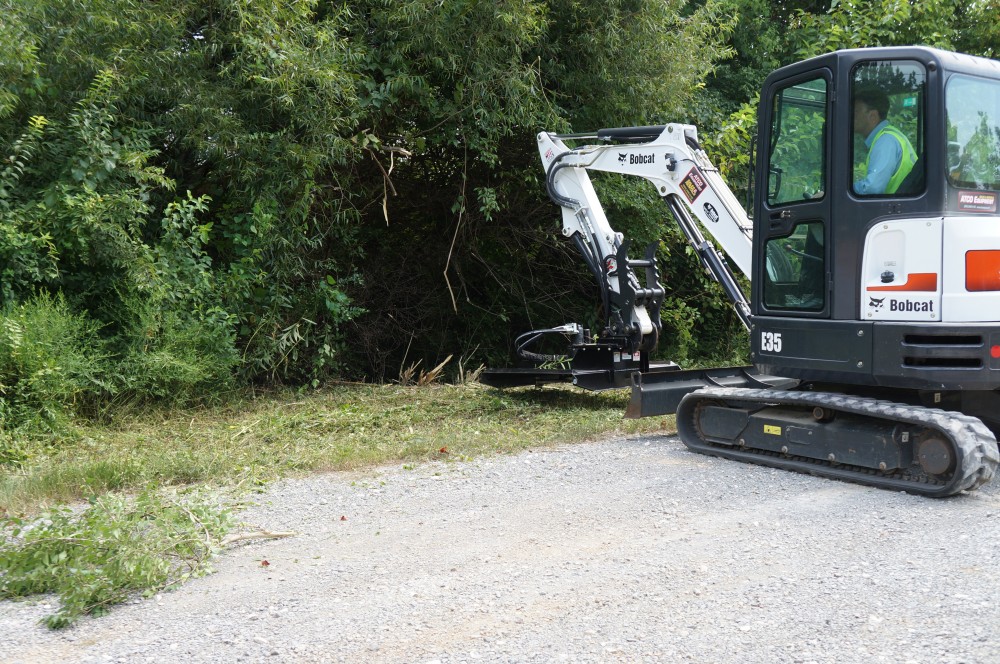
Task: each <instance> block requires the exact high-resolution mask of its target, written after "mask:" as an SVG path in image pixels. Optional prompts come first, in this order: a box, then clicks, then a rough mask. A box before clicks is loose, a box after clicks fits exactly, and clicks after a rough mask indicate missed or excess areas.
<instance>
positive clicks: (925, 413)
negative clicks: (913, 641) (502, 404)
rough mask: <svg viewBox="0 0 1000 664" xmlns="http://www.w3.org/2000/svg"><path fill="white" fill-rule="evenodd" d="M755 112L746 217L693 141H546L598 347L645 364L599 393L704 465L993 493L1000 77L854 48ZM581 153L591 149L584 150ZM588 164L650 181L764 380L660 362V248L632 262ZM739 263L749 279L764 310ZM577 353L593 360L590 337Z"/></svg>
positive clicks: (999, 346)
mask: <svg viewBox="0 0 1000 664" xmlns="http://www.w3.org/2000/svg"><path fill="white" fill-rule="evenodd" d="M757 118H758V135H757V143H756V149H755V153H756V160H755V163H754V186H753V206H752V215H749V216H748V215H747V214H746V213H745V212H744V210H743V209H742V206H741V205H740V204H739V202H738V201H737V200H736V198H735V197H734V196H733V194H732V193H731V191H730V190H729V188H728V187H727V186H726V184H725V182H724V181H723V179H722V178H721V177H720V176H719V173H718V171H717V170H716V169H715V168H714V167H713V165H712V163H711V161H710V160H709V158H708V156H707V155H706V154H705V153H704V151H703V150H701V148H700V147H699V144H698V140H697V130H696V129H695V128H694V127H692V126H689V125H664V126H656V127H630V128H622V129H604V130H600V131H597V132H594V133H592V134H569V135H555V134H549V133H544V132H543V133H541V134H539V135H538V147H539V154H540V156H541V159H542V164H543V167H544V168H545V171H546V183H547V187H548V193H549V196H550V198H552V200H553V201H555V202H556V203H557V204H558V205H559V206H560V208H561V211H562V221H563V233H564V235H566V236H567V237H568V238H570V239H571V240H572V241H573V242H574V243H575V244H576V246H577V247H578V248H579V250H580V252H581V254H582V255H583V257H584V260H585V262H586V263H587V265H588V267H589V268H590V270H591V272H592V273H593V274H594V276H595V278H596V279H597V281H598V283H599V285H600V286H601V289H602V303H603V304H604V305H605V306H604V310H605V312H608V313H609V316H608V320H609V324H608V326H607V329H606V330H604V331H602V333H601V334H600V335H598V337H597V339H598V340H599V341H598V342H597V343H598V344H599V343H605V344H608V345H609V346H613V347H617V348H618V349H619V352H620V353H629V352H631V353H635V352H636V351H638V353H639V355H637V356H636V355H632V357H634V358H635V359H636V360H637V362H636V364H635V366H624V365H622V366H619V367H612V369H611V370H610V371H609V370H608V369H606V368H604V367H602V366H600V364H599V363H595V364H593V365H592V366H591V367H590V369H591V370H592V371H593V373H592V374H590V380H589V381H583V386H584V387H591V389H593V388H594V387H595V386H607V387H617V386H620V385H621V384H622V383H623V382H624V378H625V377H626V376H628V378H629V379H630V380H629V383H630V385H631V387H632V401H631V404H630V406H629V409H628V411H627V416H630V417H642V416H649V415H662V414H666V413H676V415H677V428H678V433H679V435H680V437H681V439H682V441H683V442H684V444H685V445H687V446H688V447H689V448H691V449H692V450H695V451H697V452H701V453H706V454H712V455H717V456H722V457H726V458H730V459H735V460H740V461H745V462H752V463H757V464H763V465H769V466H773V467H778V468H785V469H789V470H796V471H800V472H808V473H811V474H814V475H822V476H827V477H831V478H837V479H843V480H849V481H853V482H858V483H863V484H869V485H873V486H877V487H882V488H890V489H894V490H906V491H909V492H912V493H917V494H922V495H927V496H935V497H940V496H948V495H953V494H955V493H959V492H961V491H967V490H972V489H975V488H976V487H978V486H980V485H982V484H983V483H985V482H987V481H989V480H990V479H991V478H992V477H993V475H994V473H995V470H996V466H997V464H998V461H1000V453H998V449H997V442H996V437H995V436H996V432H997V431H1000V211H998V207H1000V62H996V61H993V60H987V59H984V58H976V57H971V56H966V55H961V54H956V53H950V52H946V51H941V50H937V49H932V48H926V47H886V48H868V49H853V50H845V51H838V52H835V53H830V54H827V55H824V56H820V57H817V58H812V59H810V60H806V61H803V62H798V63H795V64H792V65H789V66H787V67H783V68H782V69H779V70H777V71H775V72H773V73H772V74H771V75H770V76H769V77H768V78H767V80H766V81H765V82H764V85H763V87H762V91H761V100H760V105H759V107H758V116H757ZM580 141H592V142H593V143H592V144H589V145H582V146H579V147H568V145H567V143H578V142H580ZM589 170H594V171H609V172H614V173H621V174H625V175H631V176H635V177H640V178H643V179H645V180H647V181H649V182H650V183H651V184H652V186H653V187H655V189H656V191H657V194H658V195H659V196H660V197H662V198H663V200H664V201H665V202H666V204H667V206H668V208H669V210H670V212H671V213H672V217H673V221H674V222H676V223H677V224H678V225H679V226H680V228H681V229H682V231H683V233H684V235H685V237H686V238H687V239H688V241H689V243H690V244H691V246H692V248H693V249H694V250H695V252H696V254H697V255H698V257H699V260H700V261H701V264H702V267H704V268H705V269H706V270H708V272H709V274H711V275H712V277H713V278H714V279H716V280H717V281H719V283H720V284H721V285H722V287H723V289H724V291H725V293H726V295H727V296H728V297H729V299H730V301H731V302H732V304H733V306H734V308H735V310H736V312H737V314H738V315H739V317H740V319H741V320H742V321H743V322H744V323H745V325H746V326H747V328H748V329H749V331H750V341H751V348H750V358H751V361H752V366H748V367H735V368H732V367H723V368H719V369H709V370H701V371H682V370H680V368H679V367H676V366H665V365H655V364H653V363H650V362H649V361H648V359H647V358H648V354H649V353H650V352H652V351H653V349H654V347H655V343H656V341H657V336H658V333H659V323H658V317H659V307H660V304H662V301H663V296H664V295H663V294H664V293H665V292H666V291H667V289H666V288H665V287H664V286H663V285H662V284H660V283H659V281H658V273H657V270H656V266H655V263H656V259H655V255H654V252H652V250H650V251H647V255H646V257H645V258H644V259H643V260H640V261H632V260H630V259H628V257H627V255H626V254H627V249H628V245H629V243H628V241H627V239H626V238H624V237H623V236H622V235H621V234H619V233H616V232H615V231H614V230H613V229H612V228H611V226H610V225H609V223H608V220H607V219H606V217H605V215H604V212H603V210H602V209H601V205H600V201H599V200H598V198H597V195H596V193H595V190H594V187H593V186H592V184H591V182H590V179H589V176H588V175H587V172H588V171H589ZM751 219H752V221H751ZM706 236H710V237H711V239H712V240H714V242H715V243H717V244H718V248H717V247H716V246H715V245H714V244H713V243H712V242H710V241H709V240H708V239H706ZM730 264H733V265H735V266H736V269H737V270H738V271H739V272H742V273H743V274H745V275H747V276H748V277H749V278H750V292H749V297H747V296H746V295H744V293H743V292H742V291H741V289H740V287H739V282H738V280H737V279H736V278H735V276H734V274H733V272H732V271H731V270H730V267H729V266H730ZM637 268H643V269H644V270H645V275H646V281H645V283H644V284H641V285H640V283H639V279H638V277H637V272H636V270H637ZM619 320H620V323H619ZM577 342H578V343H576V348H577V349H578V350H581V351H585V352H583V353H582V356H583V357H587V355H588V352H589V351H587V348H588V347H589V346H590V345H593V344H594V342H593V340H590V339H588V338H587V335H586V334H583V335H580V336H579V337H577ZM575 359H576V358H575V357H574V362H575ZM580 368H581V370H583V369H584V367H583V366H582V365H581V367H580ZM574 369H576V365H575V364H574ZM595 376H600V380H595V379H594V377H595ZM574 381H575V382H577V383H578V384H581V381H577V380H576V376H574ZM487 382H490V379H487ZM525 382H526V381H525ZM539 382H540V381H539ZM587 382H589V385H588V384H586V383H587ZM492 384H499V383H492ZM522 384H524V383H523V382H522Z"/></svg>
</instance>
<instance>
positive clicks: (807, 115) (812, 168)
mask: <svg viewBox="0 0 1000 664" xmlns="http://www.w3.org/2000/svg"><path fill="white" fill-rule="evenodd" d="M826 95H827V83H826V80H825V79H823V78H816V79H812V80H809V81H805V82H800V83H795V84H793V85H789V86H787V87H785V88H782V89H780V90H778V92H777V94H775V96H774V108H773V109H772V115H771V118H772V119H771V134H770V136H771V141H770V142H771V144H770V150H769V152H768V186H767V204H768V205H769V206H771V207H775V206H777V205H784V204H787V203H796V202H801V201H807V200H810V199H814V198H821V197H822V196H823V190H824V187H823V183H824V181H825V179H826V172H825V164H826V154H825V149H826V140H825V135H826Z"/></svg>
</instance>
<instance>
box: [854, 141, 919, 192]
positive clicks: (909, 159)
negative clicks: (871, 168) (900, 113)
mask: <svg viewBox="0 0 1000 664" xmlns="http://www.w3.org/2000/svg"><path fill="white" fill-rule="evenodd" d="M882 134H891V135H892V136H894V137H895V138H896V140H897V141H899V146H900V147H901V148H902V149H903V157H902V159H900V160H899V168H897V169H896V172H895V173H893V174H892V177H891V178H889V184H887V185H886V187H885V193H887V194H895V193H896V190H897V189H899V185H901V184H902V183H903V180H905V179H906V176H907V175H909V174H910V171H912V170H913V165H914V164H916V163H917V153H916V152H915V151H914V149H913V146H912V145H910V139H908V138H907V137H906V136H905V135H904V134H903V132H901V131H900V130H898V129H896V128H895V127H893V126H892V125H886V126H884V127H882V128H881V129H879V132H878V133H877V134H875V138H874V140H872V147H875V143H876V142H877V141H878V139H879V138H881V137H882ZM871 154H872V153H871V150H869V151H868V157H867V158H865V173H867V172H868V160H869V159H871Z"/></svg>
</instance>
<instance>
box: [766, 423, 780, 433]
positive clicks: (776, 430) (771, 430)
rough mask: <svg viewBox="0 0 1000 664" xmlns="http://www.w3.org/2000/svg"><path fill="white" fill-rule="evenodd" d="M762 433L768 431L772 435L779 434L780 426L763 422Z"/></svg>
mask: <svg viewBox="0 0 1000 664" xmlns="http://www.w3.org/2000/svg"><path fill="white" fill-rule="evenodd" d="M764 433H769V434H771V435H772V436H780V435H781V427H776V426H774V425H773V424H765V425H764Z"/></svg>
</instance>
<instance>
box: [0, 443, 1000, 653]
mask: <svg viewBox="0 0 1000 664" xmlns="http://www.w3.org/2000/svg"><path fill="white" fill-rule="evenodd" d="M344 517H346V519H345V518H344ZM998 517H1000V482H998V483H997V484H995V485H992V486H991V485H987V486H986V487H984V488H983V489H980V490H979V491H978V492H975V493H973V494H969V495H963V496H958V497H955V498H952V499H945V500H932V499H927V498H918V497H914V496H910V495H907V494H903V493H895V492H888V491H880V490H876V489H870V488H865V487H860V486H854V485H850V484H843V483H839V482H834V481H830V480H822V479H818V478H814V477H810V476H806V475H798V474H793V473H788V472H783V471H778V470H772V469H767V468H761V467H755V466H748V465H743V464H739V463H736V462H732V461H725V460H722V459H716V458H712V457H704V456H699V455H696V454H693V453H690V452H687V451H686V450H685V448H684V447H683V446H682V445H681V444H680V443H679V442H678V441H677V439H676V438H672V437H662V436H647V437H640V438H629V439H612V440H605V441H601V442H596V443H587V444H580V445H572V446H566V447H562V448H556V449H544V450H539V451H534V452H526V453H522V454H519V455H516V456H507V457H494V458H484V459H478V460H475V461H470V462H436V463H427V464H421V465H418V466H416V467H414V468H408V467H388V468H379V469H375V470H371V471H367V472H364V473H350V474H346V473H333V474H324V475H317V476H312V477H308V478H304V479H294V480H287V481H283V482H280V483H278V484H276V485H274V486H272V487H271V488H270V489H269V490H268V492H267V493H266V494H263V495H262V496H261V497H260V500H259V503H258V504H257V505H256V506H254V507H253V508H251V509H249V510H247V511H246V512H245V513H244V514H243V515H242V516H241V518H242V519H243V520H244V521H245V522H247V523H248V524H252V525H253V526H257V527H261V528H267V529H271V530H295V531H298V533H299V534H298V535H297V536H295V537H291V538H288V539H282V540H268V541H253V542H248V543H242V544H238V545H236V546H234V547H233V548H232V549H230V550H228V551H227V552H226V553H225V554H224V555H223V556H221V557H220V558H219V560H218V561H217V565H216V567H217V570H218V571H217V573H216V574H213V575H211V576H209V577H206V578H203V579H198V580H196V581H194V582H191V583H189V584H187V585H185V586H183V587H181V588H180V589H178V590H176V591H174V592H169V593H164V594H162V595H160V596H157V597H155V598H152V599H149V600H144V601H139V600H137V601H135V602H132V603H130V604H127V605H123V606H119V607H117V608H115V609H114V610H113V611H112V613H111V614H110V615H108V616H105V617H102V618H98V619H84V620H82V621H81V622H80V623H79V624H78V625H77V626H75V627H73V628H71V629H69V630H66V631H62V632H52V631H49V630H47V629H45V628H43V627H40V626H39V625H38V620H39V619H40V618H41V617H42V616H43V615H45V614H46V613H47V612H50V611H51V607H48V606H45V605H44V601H42V602H38V601H36V602H34V603H26V602H16V603H15V602H0V661H4V662H32V663H33V662H49V661H52V662H177V661H183V662H233V661H254V662H256V661H261V662H286V661H287V662H326V661H331V662H337V661H346V662H369V661H370V662H428V663H429V662H441V663H442V664H443V663H445V662H505V661H517V662H535V661H539V662H550V661H572V662H608V661H610V662H615V661H626V662H640V661H654V662H655V661H662V662H683V661H694V662H741V663H742V662H760V663H771V662H838V663H844V662H865V663H868V662H879V661H885V662H934V663H937V662H1000V635H998V634H997V633H996V626H997V625H1000V601H998V600H1000V553H998V551H1000V549H998V546H997V543H998V542H1000V518H998ZM265 560H266V561H267V562H268V563H269V564H268V565H266V566H265V565H263V564H262V561H265Z"/></svg>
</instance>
